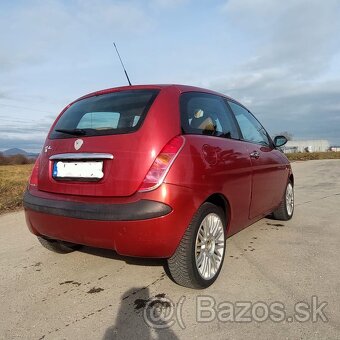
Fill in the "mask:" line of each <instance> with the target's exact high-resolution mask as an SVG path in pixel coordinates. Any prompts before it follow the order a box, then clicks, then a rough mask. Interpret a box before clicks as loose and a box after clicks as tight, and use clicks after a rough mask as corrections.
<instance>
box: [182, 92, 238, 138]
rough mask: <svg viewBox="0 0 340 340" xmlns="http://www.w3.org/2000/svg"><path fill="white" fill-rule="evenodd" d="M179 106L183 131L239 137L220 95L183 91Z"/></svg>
mask: <svg viewBox="0 0 340 340" xmlns="http://www.w3.org/2000/svg"><path fill="white" fill-rule="evenodd" d="M180 108H181V122H182V129H183V132H184V133H186V134H198V135H210V136H217V137H225V138H235V139H238V138H239V135H238V131H237V128H236V124H235V122H234V120H233V118H232V116H231V113H230V112H229V109H228V107H227V106H226V104H225V103H224V101H223V99H222V98H221V97H219V96H217V95H211V94H207V93H200V92H188V93H184V94H182V96H181V99H180Z"/></svg>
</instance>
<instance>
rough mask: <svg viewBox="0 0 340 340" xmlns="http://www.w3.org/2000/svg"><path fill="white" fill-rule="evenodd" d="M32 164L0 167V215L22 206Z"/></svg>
mask: <svg viewBox="0 0 340 340" xmlns="http://www.w3.org/2000/svg"><path fill="white" fill-rule="evenodd" d="M32 168H33V164H24V165H0V214H2V213H4V212H7V211H11V210H16V209H19V208H21V206H22V195H23V193H24V191H25V188H26V185H27V181H28V178H29V176H30V174H31V171H32Z"/></svg>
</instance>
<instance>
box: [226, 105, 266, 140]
mask: <svg viewBox="0 0 340 340" xmlns="http://www.w3.org/2000/svg"><path fill="white" fill-rule="evenodd" d="M228 103H229V105H230V106H231V109H232V110H233V112H234V114H235V117H236V120H237V122H238V125H239V126H240V130H241V132H242V135H243V139H244V140H246V141H248V142H252V143H257V144H262V145H269V144H270V143H269V139H268V136H267V132H266V130H265V129H264V128H263V126H262V125H261V124H260V123H259V122H258V121H257V119H256V118H255V117H254V116H253V115H252V114H251V113H250V112H249V111H247V110H246V109H245V108H244V107H242V106H240V105H238V104H236V103H234V102H230V101H228Z"/></svg>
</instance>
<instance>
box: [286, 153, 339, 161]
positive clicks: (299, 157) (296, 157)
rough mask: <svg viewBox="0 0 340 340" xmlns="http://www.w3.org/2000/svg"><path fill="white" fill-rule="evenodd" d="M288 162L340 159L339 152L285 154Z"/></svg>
mask: <svg viewBox="0 0 340 340" xmlns="http://www.w3.org/2000/svg"><path fill="white" fill-rule="evenodd" d="M286 156H287V157H288V159H289V160H290V161H310V160H315V159H340V152H333V151H329V152H298V153H287V154H286Z"/></svg>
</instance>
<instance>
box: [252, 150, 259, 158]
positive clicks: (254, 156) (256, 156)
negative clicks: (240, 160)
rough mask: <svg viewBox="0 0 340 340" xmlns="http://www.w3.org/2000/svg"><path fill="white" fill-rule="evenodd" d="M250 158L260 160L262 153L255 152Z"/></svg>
mask: <svg viewBox="0 0 340 340" xmlns="http://www.w3.org/2000/svg"><path fill="white" fill-rule="evenodd" d="M250 158H255V159H259V158H260V153H259V152H258V151H253V152H252V153H251V154H250Z"/></svg>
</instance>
